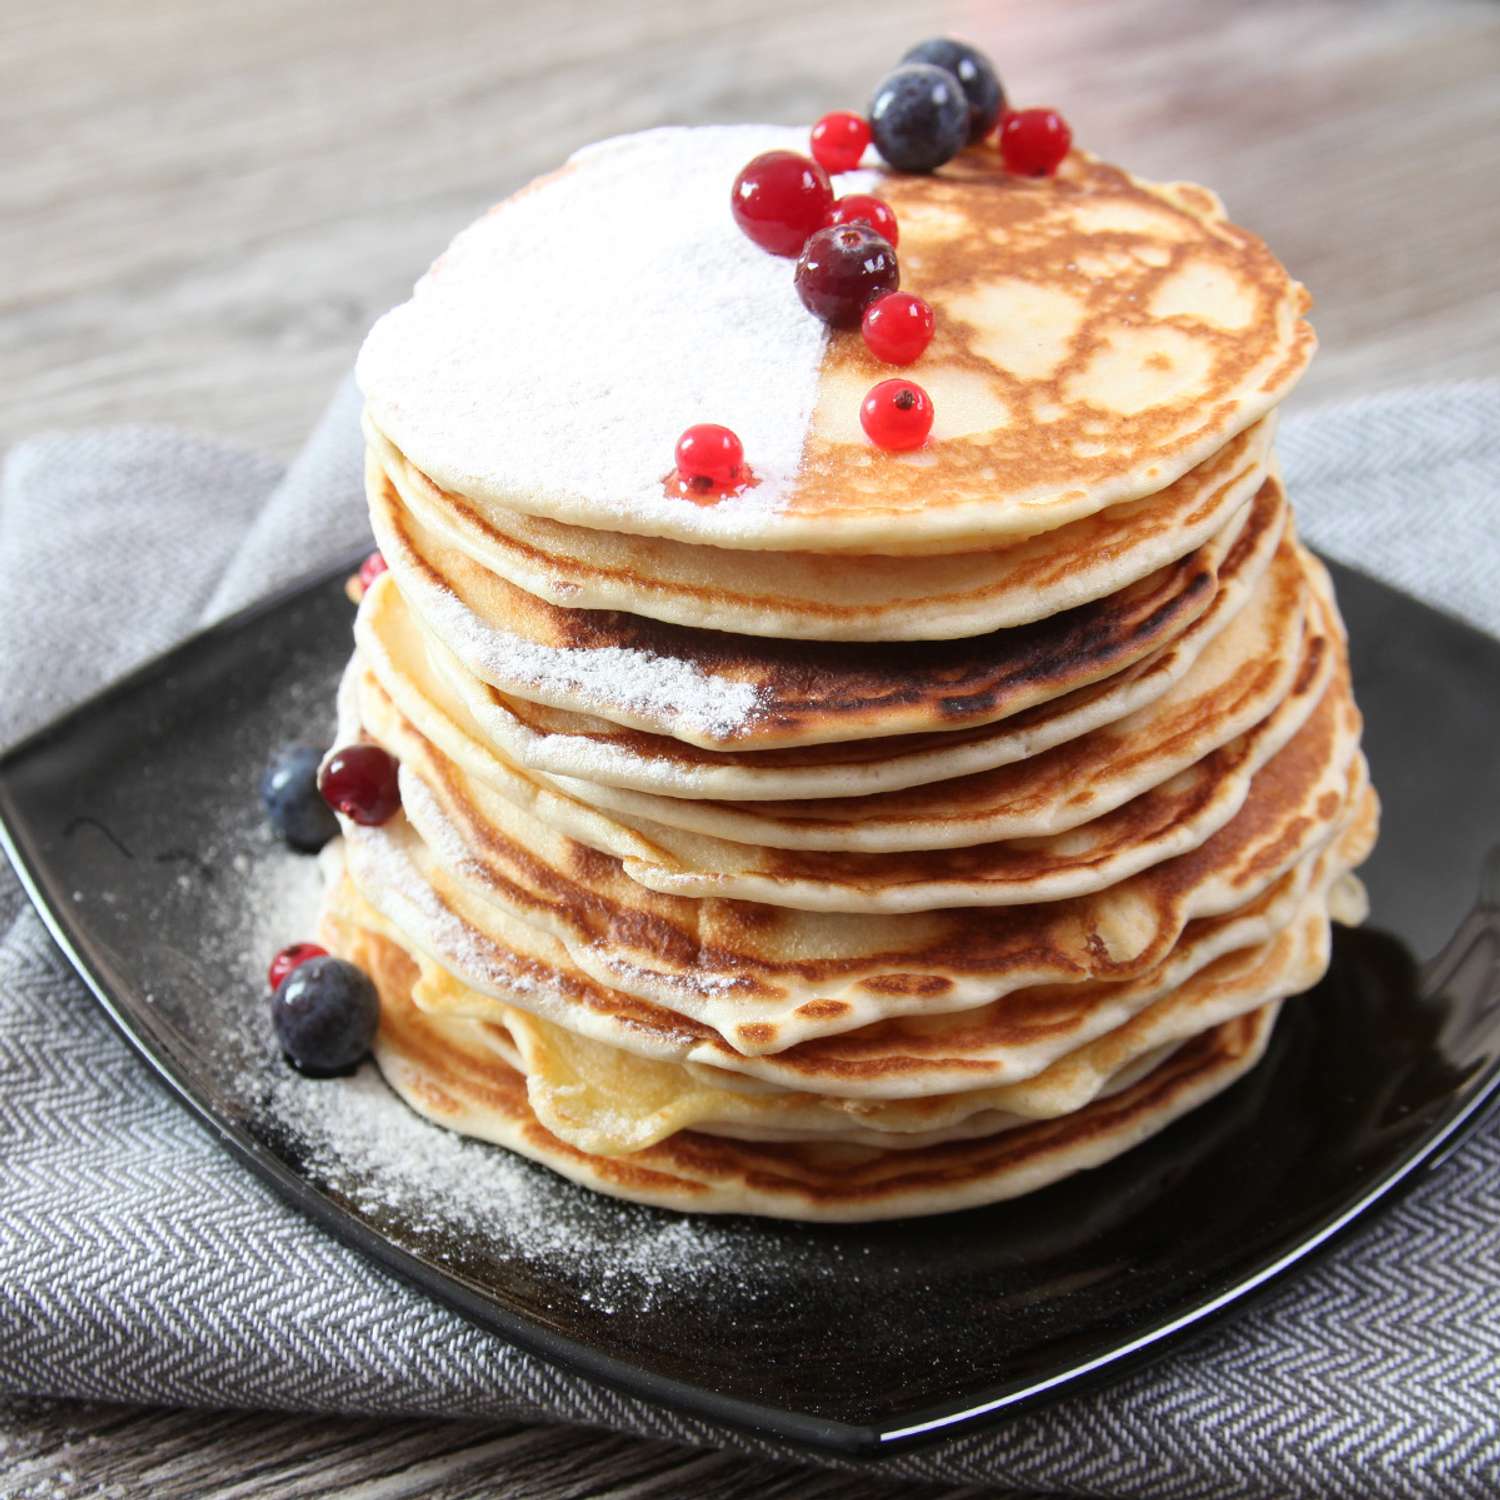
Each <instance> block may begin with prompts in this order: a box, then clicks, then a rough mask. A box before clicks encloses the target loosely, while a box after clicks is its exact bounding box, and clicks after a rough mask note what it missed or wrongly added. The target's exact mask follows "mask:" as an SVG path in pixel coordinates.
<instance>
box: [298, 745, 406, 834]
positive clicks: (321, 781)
mask: <svg viewBox="0 0 1500 1500" xmlns="http://www.w3.org/2000/svg"><path fill="white" fill-rule="evenodd" d="M399 770H400V765H399V764H398V762H397V760H396V757H395V756H394V755H392V754H391V753H390V752H389V751H388V750H382V749H381V748H380V746H379V745H365V744H361V745H345V746H343V747H342V748H341V749H338V750H335V751H334V752H333V754H332V755H330V756H329V757H328V759H327V760H326V761H325V762H324V763H323V770H322V772H321V774H320V775H319V776H318V790H319V791H320V792H322V794H323V800H324V801H325V802H327V803H328V805H329V806H330V807H331V808H333V809H335V811H337V812H341V813H343V815H344V816H345V817H346V818H348V819H350V820H351V821H352V822H355V823H361V824H363V825H364V826H365V827H368V828H374V827H378V826H379V825H380V824H381V823H389V822H390V820H391V819H392V818H393V817H395V815H396V810H397V809H398V808H399V807H400V806H401V783H400V782H399V781H398V779H397V772H398V771H399Z"/></svg>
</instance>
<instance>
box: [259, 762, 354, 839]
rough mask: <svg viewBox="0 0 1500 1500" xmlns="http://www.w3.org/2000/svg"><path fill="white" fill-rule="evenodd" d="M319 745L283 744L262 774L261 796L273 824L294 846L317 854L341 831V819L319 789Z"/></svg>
mask: <svg viewBox="0 0 1500 1500" xmlns="http://www.w3.org/2000/svg"><path fill="white" fill-rule="evenodd" d="M322 759H323V752H322V751H321V750H320V749H319V748H318V747H317V746H316V745H283V746H282V747H281V748H280V749H279V750H278V751H277V752H276V753H275V754H274V755H273V756H272V757H271V762H270V764H269V765H268V766H267V767H266V769H265V773H264V775H262V776H261V778H260V800H261V801H262V802H263V803H264V804H265V809H266V813H267V815H268V816H269V817H270V819H271V826H272V827H273V828H274V829H275V830H276V832H277V833H279V834H280V835H281V837H282V838H284V839H285V840H286V841H287V843H289V844H290V845H291V846H292V848H293V849H299V850H301V851H302V853H304V854H316V853H317V851H318V850H319V849H321V848H322V847H323V845H324V844H326V843H327V842H328V840H329V839H331V838H332V837H333V836H334V834H336V833H337V832H338V831H339V820H338V819H337V818H336V817H334V815H333V809H332V808H331V807H329V805H328V804H327V803H326V802H325V801H324V800H323V794H322V793H321V792H320V791H319V790H318V764H319V762H320V761H321V760H322Z"/></svg>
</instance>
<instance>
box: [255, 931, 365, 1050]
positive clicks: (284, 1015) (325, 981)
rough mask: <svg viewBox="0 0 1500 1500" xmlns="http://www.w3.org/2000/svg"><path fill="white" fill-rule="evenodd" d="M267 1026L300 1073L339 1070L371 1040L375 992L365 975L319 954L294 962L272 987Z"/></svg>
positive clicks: (350, 965)
mask: <svg viewBox="0 0 1500 1500" xmlns="http://www.w3.org/2000/svg"><path fill="white" fill-rule="evenodd" d="M271 1025H272V1026H273V1027H274V1029H275V1031H276V1040H277V1041H278V1042H280V1043H281V1050H282V1051H283V1052H285V1053H286V1055H287V1056H288V1057H289V1058H290V1059H291V1060H292V1062H293V1063H294V1064H295V1065H296V1066H297V1067H298V1068H300V1069H301V1070H302V1071H303V1072H304V1073H310V1074H312V1075H314V1076H315V1077H316V1076H323V1077H326V1076H328V1075H330V1074H334V1073H342V1072H344V1071H345V1070H346V1069H348V1068H352V1067H353V1066H354V1065H355V1064H356V1063H357V1062H359V1061H360V1059H361V1058H363V1057H364V1056H365V1054H366V1053H368V1052H369V1050H370V1043H371V1042H373V1041H374V1040H375V1032H376V1030H377V1028H378V1027H379V1025H380V996H379V995H378V994H377V993H376V990H375V986H374V984H372V983H371V981H370V977H369V975H367V974H365V973H364V972H363V971H362V970H359V969H356V968H355V967H354V965H353V964H351V963H345V962H344V960H343V959H341V958H330V957H329V956H328V955H327V954H324V955H322V956H321V957H318V958H310V959H308V960H307V962H306V963H302V964H298V965H297V967H296V968H295V969H293V970H292V971H291V972H290V973H289V974H288V975H287V976H286V978H285V979H283V980H282V981H281V983H280V984H278V985H277V986H276V990H275V993H274V994H273V995H272V996H271Z"/></svg>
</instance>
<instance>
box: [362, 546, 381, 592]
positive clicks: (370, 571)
mask: <svg viewBox="0 0 1500 1500" xmlns="http://www.w3.org/2000/svg"><path fill="white" fill-rule="evenodd" d="M385 571H386V561H385V554H384V553H382V552H372V553H371V554H370V555H369V556H368V557H367V558H366V559H365V560H364V561H363V562H362V563H361V564H360V565H359V586H360V588H362V589H368V588H369V586H370V585H371V584H372V583H374V582H375V580H376V579H377V578H379V577H380V575H381V574H382V573H384V572H385Z"/></svg>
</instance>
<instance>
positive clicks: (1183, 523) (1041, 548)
mask: <svg viewBox="0 0 1500 1500" xmlns="http://www.w3.org/2000/svg"><path fill="white" fill-rule="evenodd" d="M1273 423H1274V417H1266V418H1263V419H1262V420H1261V421H1259V422H1257V423H1256V424H1255V425H1254V426H1253V427H1250V428H1248V429H1246V431H1244V432H1241V433H1239V434H1237V435H1236V436H1235V437H1233V438H1231V439H1230V440H1229V442H1228V443H1226V444H1225V445H1224V447H1223V448H1221V449H1220V450H1219V451H1218V452H1217V453H1215V454H1213V455H1211V456H1210V457H1209V458H1207V459H1205V460H1204V461H1203V462H1202V463H1201V464H1198V465H1197V466H1196V467H1195V468H1192V469H1189V470H1188V472H1187V473H1186V474H1184V475H1183V476H1182V477H1181V478H1180V479H1179V480H1177V481H1176V483H1174V484H1171V485H1169V486H1168V487H1167V488H1166V489H1164V490H1162V491H1160V492H1159V493H1157V494H1154V495H1147V496H1145V497H1143V498H1142V499H1140V500H1135V501H1130V502H1127V503H1125V504H1122V505H1116V506H1111V507H1110V508H1109V509H1107V510H1104V511H1100V512H1099V513H1097V514H1096V515H1093V516H1086V517H1084V518H1083V519H1082V520H1079V521H1074V522H1072V523H1071V524H1070V525H1066V526H1062V527H1059V528H1058V529H1057V530H1055V531H1050V532H1045V533H1043V534H1042V535H1040V536H1037V537H1031V538H1027V539H1025V540H1021V541H1015V542H1012V543H1011V544H1010V545H1009V546H1006V547H997V548H990V549H988V550H986V551H982V552H960V553H952V554H947V555H936V556H931V557H881V556H875V555H866V556H857V555H856V556H846V555H840V554H828V553H819V552H765V551H762V552H743V551H739V552H736V551H731V550H728V549H726V548H722V547H705V546H694V545H692V544H689V543H686V542H678V541H673V540H670V539H668V538H665V537H642V536H632V535H629V534H626V533H623V532H614V531H598V530H595V529H592V528H589V527H584V526H567V525H564V524H563V523H561V522H558V521H552V520H548V519H546V518H545V517H541V516H528V515H525V514H523V513H522V512H519V511H515V510H511V509H510V508H508V507H506V506H496V505H486V504H484V503H483V502H481V501H475V500H471V499H469V498H468V497H466V496H463V495H456V494H453V493H451V492H449V491H445V490H441V489H439V488H438V487H437V486H436V485H435V484H434V483H433V482H432V481H431V480H430V479H429V478H428V477H427V476H426V475H425V474H423V473H422V472H421V471H420V470H419V469H417V468H415V467H414V466H413V465H412V464H410V463H409V462H408V461H407V460H406V458H405V457H404V455H402V454H401V453H399V452H398V451H397V450H396V449H395V448H393V447H392V446H391V445H390V443H388V442H387V441H386V440H385V438H384V437H382V435H381V434H380V432H379V431H378V430H377V429H376V428H375V427H374V425H373V423H371V422H369V421H366V423H365V436H366V441H367V444H368V449H369V453H370V458H371V461H372V463H373V464H375V465H378V467H379V469H380V471H381V474H382V475H383V476H384V478H385V479H386V480H387V481H389V483H390V485H391V486H393V487H394V489H395V492H396V494H397V495H398V496H399V498H400V501H401V504H402V505H403V506H404V507H405V508H406V509H407V510H408V511H410V512H411V513H412V515H413V516H414V517H415V518H416V519H417V520H418V521H419V522H420V524H421V525H422V526H424V527H425V528H426V529H427V530H428V531H429V532H430V533H432V534H434V535H436V536H437V537H439V538H440V539H441V540H442V541H443V542H444V543H445V544H447V545H448V546H451V547H454V548H456V549H457V550H458V551H460V552H462V553H464V554H465V555H466V556H468V557H469V558H470V559H471V560H472V561H473V562H475V563H477V564H478V565H479V566H480V567H483V568H487V569H488V570H489V571H491V572H493V573H496V574H498V575H499V576H501V577H502V578H505V579H507V580H508V581H509V582H510V583H512V584H514V585H515V586H516V587H517V588H520V589H523V590H524V591H525V592H527V593H529V594H534V595H536V596H537V597H538V598H540V599H545V600H546V601H548V602H549V603H551V604H556V605H560V606H564V607H567V608H571V609H594V610H598V609H606V610H628V611H629V612H631V613H632V614H637V615H646V616H648V617H650V618H651V619H654V620H664V621H667V622H668V623H671V624H676V625H686V626H691V627H695V628H698V629H708V630H723V631H730V632H734V633H738V634H744V635H756V636H778V637H792V638H796V639H801V640H826V641H861V640H863V641H903V640H945V639H952V638H955V637H961V636H971V635H983V634H986V633H987V632H989V631H992V630H1000V629H1008V628H1011V627H1014V626H1017V625H1026V624H1030V623H1032V622H1033V621H1035V620H1040V619H1044V618H1046V617H1047V616H1048V615H1053V614H1057V613H1058V612H1059V611H1061V610H1065V609H1072V608H1074V607H1076V606H1077V605H1079V604H1086V603H1088V602H1089V601H1090V600H1093V599H1100V598H1103V597H1104V596H1105V595H1106V594H1111V593H1114V592H1115V591H1116V590H1117V589H1119V588H1121V587H1123V586H1124V585H1125V584H1126V583H1128V582H1131V581H1133V580H1135V579H1138V578H1143V577H1145V576H1146V575H1147V574H1148V573H1151V572H1154V571H1155V570H1156V569H1157V568H1159V567H1163V566H1165V565H1166V564H1167V563H1170V562H1175V561H1176V560H1177V559H1178V558H1179V557H1182V556H1184V555H1185V554H1186V553H1188V552H1191V551H1192V550H1193V549H1194V548H1195V547H1198V546H1200V545H1201V544H1202V543H1204V542H1206V541H1207V540H1208V539H1209V538H1210V537H1211V536H1212V535H1213V534H1214V533H1215V532H1217V531H1220V530H1222V529H1223V527H1224V526H1225V524H1226V523H1227V522H1228V520H1229V518H1230V516H1231V515H1232V514H1233V513H1234V512H1235V511H1237V510H1238V509H1239V508H1240V507H1241V506H1242V505H1244V504H1246V503H1247V502H1248V501H1249V500H1250V498H1251V497H1252V496H1253V495H1254V494H1255V492H1256V490H1258V489H1259V488H1260V485H1261V483H1262V481H1263V480H1264V477H1265V469H1266V461H1267V457H1268V455H1269V451H1270V444H1271V431H1272V426H1273Z"/></svg>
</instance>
